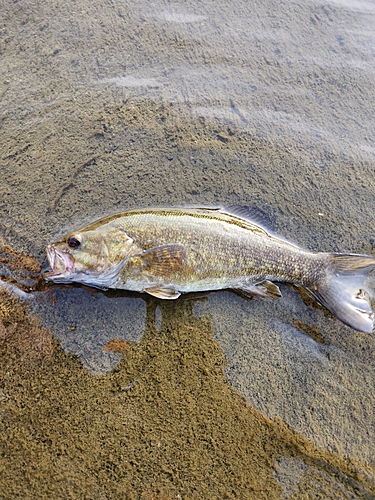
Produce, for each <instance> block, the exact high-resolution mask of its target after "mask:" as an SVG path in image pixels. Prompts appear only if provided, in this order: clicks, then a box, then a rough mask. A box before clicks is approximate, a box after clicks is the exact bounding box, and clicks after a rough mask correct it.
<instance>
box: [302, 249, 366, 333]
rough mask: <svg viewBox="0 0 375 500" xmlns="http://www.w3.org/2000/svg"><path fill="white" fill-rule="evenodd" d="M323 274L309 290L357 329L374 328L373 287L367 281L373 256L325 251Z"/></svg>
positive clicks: (335, 313) (330, 309) (364, 330)
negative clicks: (325, 259) (326, 260)
mask: <svg viewBox="0 0 375 500" xmlns="http://www.w3.org/2000/svg"><path fill="white" fill-rule="evenodd" d="M327 258H328V266H327V268H326V274H325V277H324V278H322V279H321V280H320V281H319V282H318V283H315V284H314V286H313V287H311V288H310V287H308V289H309V291H310V292H311V293H312V294H313V295H314V296H315V297H316V298H317V299H318V300H319V302H321V303H322V304H323V305H324V306H325V307H326V308H327V309H328V310H329V311H331V313H332V314H333V315H334V316H335V317H336V318H338V319H340V320H341V321H342V322H344V323H345V324H347V325H349V326H351V327H352V328H354V329H355V330H359V331H360V332H367V333H371V332H372V331H373V330H374V311H373V310H372V307H371V300H372V299H373V298H374V296H375V293H374V289H373V288H372V287H371V286H370V284H369V283H368V281H370V280H368V275H369V273H370V272H371V271H372V270H373V269H375V257H371V256H370V255H358V254H357V255H353V254H327Z"/></svg>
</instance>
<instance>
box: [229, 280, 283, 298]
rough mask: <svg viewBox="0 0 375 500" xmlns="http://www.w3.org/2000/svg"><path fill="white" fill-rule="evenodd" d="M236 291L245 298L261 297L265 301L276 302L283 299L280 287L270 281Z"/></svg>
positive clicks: (246, 286)
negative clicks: (280, 298)
mask: <svg viewBox="0 0 375 500" xmlns="http://www.w3.org/2000/svg"><path fill="white" fill-rule="evenodd" d="M236 291H237V292H239V293H240V294H241V295H244V296H245V297H259V298H260V299H263V300H276V299H278V298H279V297H281V292H280V289H279V287H278V286H277V285H275V284H274V283H271V282H270V281H262V282H261V283H257V284H255V285H244V286H241V287H239V288H236Z"/></svg>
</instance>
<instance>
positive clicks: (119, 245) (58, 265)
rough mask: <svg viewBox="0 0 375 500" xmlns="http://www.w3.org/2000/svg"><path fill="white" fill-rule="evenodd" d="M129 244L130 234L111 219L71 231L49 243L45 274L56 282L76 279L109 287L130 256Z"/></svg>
mask: <svg viewBox="0 0 375 500" xmlns="http://www.w3.org/2000/svg"><path fill="white" fill-rule="evenodd" d="M132 246H133V240H132V238H130V237H129V236H128V235H127V233H126V232H125V231H124V230H123V229H122V228H121V227H119V226H116V225H114V224H111V223H109V224H105V225H104V226H102V227H99V228H96V229H90V230H85V229H82V230H80V231H77V232H73V233H70V234H68V235H66V236H65V237H63V238H61V240H59V241H58V242H57V243H53V244H52V245H48V247H47V249H46V252H47V259H48V262H49V265H50V266H51V271H49V272H47V273H45V275H44V277H45V279H46V280H47V281H53V282H55V283H72V282H76V283H84V284H87V285H91V286H95V287H98V288H108V287H110V286H111V284H112V283H113V282H114V281H115V280H116V278H117V276H118V274H119V272H120V270H121V269H122V267H123V266H124V265H125V263H126V261H127V259H128V258H129V257H130V255H131V249H132Z"/></svg>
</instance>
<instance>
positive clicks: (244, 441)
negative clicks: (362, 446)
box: [0, 293, 375, 500]
mask: <svg viewBox="0 0 375 500" xmlns="http://www.w3.org/2000/svg"><path fill="white" fill-rule="evenodd" d="M0 304H1V306H0V319H1V321H0V325H1V328H2V330H1V331H2V332H4V331H5V332H7V333H6V335H2V338H1V344H0V345H1V354H2V355H1V358H0V369H1V380H2V389H1V391H2V392H1V411H2V417H3V418H2V420H1V423H0V430H1V432H0V441H1V444H0V448H1V450H2V461H1V465H0V471H1V473H0V477H1V479H0V491H1V492H2V493H1V495H3V498H24V499H29V498H40V499H44V498H46V499H47V498H48V499H50V498H56V499H59V498H113V499H115V498H116V499H118V498H120V499H138V498H139V499H142V500H144V499H145V500H146V499H147V500H149V499H155V500H167V499H172V498H183V499H191V498H196V499H198V498H199V499H202V498H204V499H214V498H215V499H216V498H220V499H221V498H223V499H224V498H227V499H231V498H241V499H253V498H254V499H277V498H281V493H282V492H281V487H280V485H279V484H278V482H277V481H276V479H275V471H277V467H278V465H277V464H278V461H279V460H280V458H285V459H288V460H293V461H295V462H296V463H299V464H303V467H304V468H305V469H303V470H305V472H304V474H303V477H302V479H301V485H302V486H303V488H304V490H302V491H300V493H301V495H302V496H301V495H300V496H299V494H298V492H297V493H295V491H294V496H293V497H291V498H305V497H303V492H305V493H308V492H309V491H310V492H311V491H314V490H311V488H312V486H311V485H312V484H315V485H316V481H317V480H318V481H320V483H322V482H323V483H324V484H323V486H322V485H321V484H320V488H321V491H323V493H324V492H327V491H333V492H335V487H336V486H337V485H338V486H339V490H337V491H339V494H338V496H337V494H336V496H334V495H333V497H332V498H341V497H340V492H341V491H345V492H346V493H345V494H346V495H352V496H348V498H372V497H373V495H375V484H373V483H371V481H370V480H369V479H368V477H366V476H365V472H366V471H367V472H368V473H369V474H370V473H371V472H372V473H373V472H374V471H371V470H370V469H369V468H366V466H365V465H364V464H361V471H360V469H359V468H358V464H355V463H354V462H351V461H350V460H349V459H347V458H344V457H340V456H338V455H335V454H331V453H328V452H326V451H324V450H320V449H317V448H315V447H314V446H313V445H311V444H310V443H309V442H308V441H307V440H306V439H304V438H303V437H302V436H300V435H298V434H297V433H296V432H294V431H293V430H292V429H290V428H289V427H288V426H286V425H285V424H284V423H283V422H282V421H280V420H278V419H274V420H269V419H267V418H265V417H264V416H263V415H262V414H261V413H259V412H258V411H256V410H255V409H254V408H252V407H251V406H250V405H249V404H248V403H246V402H245V401H244V400H243V399H242V398H241V397H240V396H239V395H238V393H237V392H236V391H235V389H233V388H232V387H231V386H230V385H229V384H228V383H227V381H226V379H225V376H224V374H223V366H224V364H225V359H224V356H223V353H222V350H221V348H220V347H219V345H218V344H217V343H216V342H215V341H214V340H213V338H212V325H211V320H210V317H209V316H196V315H194V314H193V307H194V301H180V302H174V303H173V304H171V303H168V304H162V305H160V302H156V301H155V300H154V299H152V298H151V299H149V300H148V306H147V311H148V314H147V326H146V331H145V334H144V335H143V337H142V340H141V342H140V343H139V344H137V345H136V344H125V343H122V342H121V341H117V340H113V341H111V342H110V343H109V345H107V349H108V348H110V349H112V350H115V351H122V352H123V353H124V356H125V357H124V359H123V360H122V361H121V362H120V364H119V365H118V366H117V367H116V369H115V370H113V372H111V373H108V374H105V375H101V376H97V377H95V376H94V375H92V374H91V373H89V372H88V371H87V370H86V369H85V368H84V367H83V366H82V364H81V362H80V360H79V359H78V358H77V357H75V356H72V355H68V354H66V353H64V352H63V350H62V349H61V347H60V345H59V343H58V342H57V341H55V340H51V334H50V333H49V332H48V331H47V330H45V329H43V328H42V327H41V326H40V325H39V324H38V321H37V319H35V318H33V317H32V316H30V315H29V314H28V310H27V306H25V305H20V304H19V303H18V302H17V301H16V300H15V299H13V298H10V297H8V296H7V295H6V294H4V293H2V294H0ZM157 305H158V307H160V308H161V313H162V323H161V327H160V331H159V332H157V330H156V328H155V311H156V307H157ZM36 339H44V340H43V341H42V340H39V344H38V343H37V342H36V344H37V345H39V347H38V348H36V347H33V344H34V343H35V340H36ZM41 346H44V347H41ZM51 346H53V349H51ZM314 481H315V483H314ZM309 488H310V490H309ZM340 488H341V489H340ZM318 489H319V488H318ZM306 498H307V497H306ZM325 498H327V496H325ZM344 498H346V496H345V497H344Z"/></svg>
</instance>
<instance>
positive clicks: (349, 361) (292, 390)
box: [0, 0, 375, 499]
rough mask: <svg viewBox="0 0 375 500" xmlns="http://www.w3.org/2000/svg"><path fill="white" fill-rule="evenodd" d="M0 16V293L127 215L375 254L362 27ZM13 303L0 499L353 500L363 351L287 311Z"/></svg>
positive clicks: (331, 326) (303, 16) (368, 64)
mask: <svg viewBox="0 0 375 500" xmlns="http://www.w3.org/2000/svg"><path fill="white" fill-rule="evenodd" d="M1 9H2V18H3V23H2V26H1V32H0V50H1V58H2V68H3V74H2V78H1V81H0V96H1V101H0V103H1V105H0V111H1V119H2V134H1V137H0V147H1V150H0V151H1V180H0V243H1V245H4V246H5V245H6V246H7V247H11V249H12V250H9V248H5V249H4V252H2V253H1V255H0V256H1V257H2V259H0V263H1V264H2V267H1V268H0V271H1V273H0V274H1V275H2V277H4V279H5V280H6V281H7V282H9V281H14V282H15V283H18V284H19V283H20V280H21V281H22V280H23V283H24V285H22V288H23V289H25V290H26V289H27V288H28V287H27V285H26V284H25V283H26V282H25V279H26V278H27V276H28V277H29V278H30V279H31V280H34V281H33V282H35V279H36V275H35V273H37V270H38V269H39V268H38V262H40V263H41V264H42V265H45V257H44V248H45V246H46V245H47V244H48V243H50V242H51V241H52V240H54V239H55V238H56V237H57V236H59V235H61V234H63V233H65V232H67V231H70V230H71V229H72V228H76V227H79V226H81V225H82V224H85V223H86V222H88V221H91V220H93V219H95V218H96V217H99V216H102V215H104V214H108V213H111V212H116V211H118V210H123V209H126V208H133V207H137V206H153V205H184V204H193V205H198V204H206V205H215V206H217V205H220V206H222V205H226V204H228V205H233V204H241V205H249V206H253V207H254V206H256V207H258V208H259V209H261V210H262V211H263V212H264V213H265V214H266V215H267V216H268V217H269V218H270V219H271V220H272V221H273V224H274V228H275V229H276V230H277V231H278V232H280V233H281V234H283V235H284V236H286V237H289V238H291V239H292V240H293V241H296V242H298V243H299V244H301V245H302V246H306V247H308V248H311V249H315V250H321V251H352V252H360V253H374V251H375V240H374V226H373V212H374V208H375V204H374V191H375V181H374V166H375V165H374V164H375V160H374V151H373V130H374V123H373V120H374V116H375V112H374V111H375V110H374V100H373V98H372V97H373V69H372V68H373V65H372V61H373V55H374V54H373V48H372V47H373V43H372V42H373V38H374V34H373V30H372V28H371V22H372V20H373V16H374V12H373V10H372V7H371V4H370V3H367V2H361V3H360V5H358V6H357V8H356V9H353V8H351V7H350V6H349V4H348V3H345V2H333V3H331V4H326V3H321V2H318V1H311V2H304V3H303V4H302V3H301V5H299V4H298V3H297V2H288V3H282V2H280V3H278V4H277V5H276V4H275V3H274V2H271V1H269V2H267V1H266V2H261V3H258V2H254V4H253V5H252V7H251V9H250V8H249V6H248V4H247V3H246V2H240V1H236V2H234V3H233V4H231V5H227V3H226V2H215V4H213V3H212V2H202V3H201V2H199V3H194V2H192V3H191V4H190V5H189V6H187V5H185V3H183V2H182V3H174V4H173V5H172V4H170V3H169V2H160V3H159V4H155V3H153V4H152V5H151V4H148V3H145V4H143V3H141V2H140V3H137V5H134V4H133V3H132V2H125V1H124V2H114V1H99V0H95V1H94V2H87V1H85V0H80V1H79V2H74V1H69V2H63V3H62V2H61V3H59V2H56V1H48V2H34V3H24V2H14V3H12V4H9V5H3V6H2V7H1ZM21 251H23V252H25V254H20V253H19V252H21ZM12 253H13V254H12ZM7 270H8V271H7ZM22 270H25V272H26V278H25V275H24V274H25V273H24V274H23V273H22ZM33 273H34V274H33ZM3 275H4V276H3ZM34 288H35V286H34ZM38 290H39V291H38ZM33 293H34V295H35V297H36V298H35V301H34V304H35V305H33V306H32V308H33V314H30V313H29V311H28V306H27V305H26V304H20V303H18V302H17V301H16V300H15V299H14V298H12V297H9V296H8V295H7V294H6V293H5V292H0V318H1V322H0V339H1V383H2V386H1V393H0V404H1V412H2V413H1V414H2V421H1V426H2V431H1V440H2V450H3V451H2V460H1V463H0V471H1V472H0V482H1V484H0V497H2V498H6V499H8V498H51V497H53V498H98V499H101V498H142V499H162V498H164V499H167V498H207V499H211V498H212V499H215V498H255V499H257V498H281V497H283V498H293V499H297V498H301V499H302V498H315V497H316V498H340V499H341V498H373V497H374V495H375V490H374V484H375V479H374V466H375V456H374V449H373V444H372V443H373V442H374V439H375V421H374V415H373V387H374V383H375V363H374V359H375V357H374V351H375V346H374V339H373V336H370V335H364V334H360V333H358V332H354V331H353V330H350V329H349V328H346V327H344V326H342V325H341V324H339V323H338V322H336V321H335V320H333V319H332V318H331V317H329V316H326V315H325V314H324V311H322V310H321V309H318V308H317V307H316V304H310V305H306V304H304V303H303V301H302V299H301V298H300V296H299V295H298V294H297V293H296V292H294V291H292V290H289V289H283V295H284V298H283V299H282V300H280V301H278V302H277V303H275V304H272V305H269V304H263V303H261V302H259V301H252V302H251V303H248V302H245V301H242V300H241V299H240V298H238V297H234V296H232V295H230V294H225V293H221V294H214V295H212V296H208V297H206V298H205V299H204V300H201V299H191V301H189V300H188V301H183V302H182V303H179V302H178V303H175V304H168V305H166V304H159V303H157V302H156V301H155V300H154V299H147V301H146V302H144V301H143V299H139V297H138V298H137V297H132V296H124V297H117V296H112V297H111V296H110V295H102V294H99V295H95V294H94V295H89V293H88V291H87V290H83V289H58V290H56V291H55V292H53V291H51V292H48V293H47V292H46V291H45V290H44V288H43V285H42V283H41V282H39V283H38V285H37V286H36V290H33ZM71 296H72V297H74V298H73V299H72V298H71ZM69 297H70V298H69ZM141 300H142V302H141ZM121 301H123V302H121ZM73 302H76V305H77V307H76V308H74V307H73ZM122 305H123V307H122ZM124 311H125V313H124ZM36 314H37V315H38V319H37V318H36V316H35V315H36ZM124 314H125V317H124ZM155 317H156V319H155ZM135 318H138V319H137V321H135ZM132 324H133V325H136V326H134V331H135V330H136V335H135V333H134V331H133V332H132V331H131V325H132ZM42 325H43V326H42ZM47 327H48V328H47ZM98 332H100V335H99V334H98V335H96V334H97V333H98ZM127 332H129V333H127ZM88 339H89V340H88ZM114 339H119V340H118V341H114ZM95 342H97V345H96V346H95ZM104 345H106V346H107V347H106V350H104V351H103V346H104ZM62 347H64V349H65V351H64V350H63V349H62ZM109 351H115V352H116V353H117V354H110V353H109ZM69 353H74V354H75V355H72V354H69ZM77 356H78V357H77ZM120 359H122V361H120V363H119V364H118V365H117V366H116V368H114V369H113V370H112V371H111V368H113V366H114V365H115V364H116V363H117V362H118V361H119V360H120ZM106 370H107V372H106ZM105 372H106V373H105ZM98 373H101V374H100V375H97V374H98ZM229 382H230V383H229Z"/></svg>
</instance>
